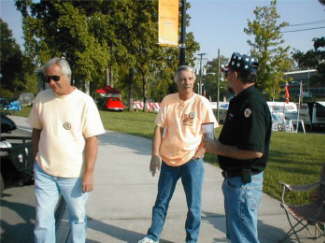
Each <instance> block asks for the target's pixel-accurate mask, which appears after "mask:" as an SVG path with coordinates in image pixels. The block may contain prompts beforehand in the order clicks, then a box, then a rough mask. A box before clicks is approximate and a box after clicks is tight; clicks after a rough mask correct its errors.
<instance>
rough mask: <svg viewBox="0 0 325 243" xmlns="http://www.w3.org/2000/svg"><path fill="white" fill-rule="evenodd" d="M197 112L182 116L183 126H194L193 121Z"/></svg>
mask: <svg viewBox="0 0 325 243" xmlns="http://www.w3.org/2000/svg"><path fill="white" fill-rule="evenodd" d="M195 115H196V114H195V112H193V111H192V112H190V113H188V114H183V115H182V121H183V125H184V126H192V125H193V121H194V118H195Z"/></svg>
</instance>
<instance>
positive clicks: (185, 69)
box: [174, 65, 196, 82]
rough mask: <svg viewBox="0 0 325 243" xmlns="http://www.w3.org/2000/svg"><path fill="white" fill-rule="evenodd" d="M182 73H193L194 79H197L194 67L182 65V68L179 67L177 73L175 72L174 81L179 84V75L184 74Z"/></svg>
mask: <svg viewBox="0 0 325 243" xmlns="http://www.w3.org/2000/svg"><path fill="white" fill-rule="evenodd" d="M182 71H188V72H191V73H193V76H194V79H195V78H196V75H195V72H194V69H193V68H192V67H190V66H187V65H182V66H180V67H178V68H177V70H176V72H175V76H174V81H175V82H177V81H178V80H179V73H180V72H182Z"/></svg>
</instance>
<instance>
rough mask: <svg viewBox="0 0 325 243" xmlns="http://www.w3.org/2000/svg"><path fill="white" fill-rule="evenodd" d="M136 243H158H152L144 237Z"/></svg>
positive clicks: (157, 242) (152, 242)
mask: <svg viewBox="0 0 325 243" xmlns="http://www.w3.org/2000/svg"><path fill="white" fill-rule="evenodd" d="M138 243H159V241H154V240H152V239H150V238H148V237H147V236H146V237H144V238H143V239H142V240H139V241H138Z"/></svg>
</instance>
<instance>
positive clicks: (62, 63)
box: [41, 57, 71, 80]
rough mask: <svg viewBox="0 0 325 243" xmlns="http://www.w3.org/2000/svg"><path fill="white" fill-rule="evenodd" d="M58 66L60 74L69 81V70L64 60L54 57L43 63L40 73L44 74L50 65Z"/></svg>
mask: <svg viewBox="0 0 325 243" xmlns="http://www.w3.org/2000/svg"><path fill="white" fill-rule="evenodd" d="M55 64H56V65H59V66H60V68H61V73H62V74H63V75H65V76H67V77H68V78H69V80H71V68H70V65H69V63H68V61H67V60H65V58H59V57H54V58H52V59H50V60H49V61H48V62H47V63H45V64H44V65H43V66H42V67H41V70H42V73H43V74H45V71H46V70H47V69H48V68H49V67H50V66H52V65H55Z"/></svg>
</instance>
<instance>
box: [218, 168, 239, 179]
mask: <svg viewBox="0 0 325 243" xmlns="http://www.w3.org/2000/svg"><path fill="white" fill-rule="evenodd" d="M221 174H222V176H223V177H224V178H230V177H235V176H242V172H241V171H240V170H233V171H231V170H224V171H222V172H221Z"/></svg>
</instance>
